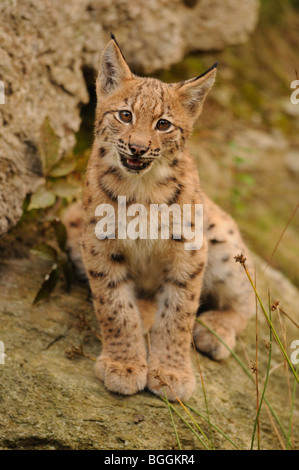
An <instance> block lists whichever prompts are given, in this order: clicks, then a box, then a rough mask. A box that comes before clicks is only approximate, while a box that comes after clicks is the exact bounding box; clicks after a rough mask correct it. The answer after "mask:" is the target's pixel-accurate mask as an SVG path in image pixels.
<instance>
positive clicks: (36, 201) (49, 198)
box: [28, 186, 56, 211]
mask: <svg viewBox="0 0 299 470" xmlns="http://www.w3.org/2000/svg"><path fill="white" fill-rule="evenodd" d="M55 201H56V197H55V195H54V194H53V193H52V192H51V191H49V190H48V189H47V188H46V187H45V186H39V188H37V190H36V191H35V192H34V193H33V194H32V195H31V199H30V204H29V206H28V210H29V211H31V210H32V209H44V208H45V207H50V206H53V204H54V203H55Z"/></svg>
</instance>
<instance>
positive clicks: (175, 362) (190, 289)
mask: <svg viewBox="0 0 299 470" xmlns="http://www.w3.org/2000/svg"><path fill="white" fill-rule="evenodd" d="M188 256H190V254H189V255H188ZM188 268H190V267H186V265H184V270H185V272H186V270H187V269H188ZM203 270H204V263H203V262H198V264H197V266H196V267H195V268H194V266H193V270H192V269H188V274H187V273H186V274H185V275H183V274H182V272H183V271H182V269H180V268H178V266H177V270H176V272H178V273H180V276H179V277H173V276H168V277H167V279H166V280H165V285H164V287H163V291H162V293H161V294H160V299H159V305H160V306H159V309H158V314H157V320H156V323H155V325H154V326H153V328H152V330H151V335H150V347H151V351H150V358H149V374H148V384H147V386H148V388H149V389H150V390H151V391H152V392H153V393H155V394H157V395H161V396H164V391H165V392H166V395H167V397H168V399H169V400H172V401H174V400H176V397H178V398H180V399H181V400H186V399H188V398H189V397H190V396H191V394H192V392H193V390H194V387H195V377H194V374H193V372H192V367H191V359H190V344H191V333H192V330H193V324H194V320H195V315H196V311H197V308H198V293H199V292H200V287H201V280H202V273H203Z"/></svg>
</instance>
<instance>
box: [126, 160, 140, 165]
mask: <svg viewBox="0 0 299 470" xmlns="http://www.w3.org/2000/svg"><path fill="white" fill-rule="evenodd" d="M127 161H128V163H129V165H132V166H142V162H138V161H137V160H127Z"/></svg>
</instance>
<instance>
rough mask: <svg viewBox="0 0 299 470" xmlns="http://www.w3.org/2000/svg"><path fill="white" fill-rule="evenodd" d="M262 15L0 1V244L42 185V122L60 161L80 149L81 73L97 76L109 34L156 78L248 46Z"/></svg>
mask: <svg viewBox="0 0 299 470" xmlns="http://www.w3.org/2000/svg"><path fill="white" fill-rule="evenodd" d="M257 13H258V0H243V1H242V2H239V1H238V0H227V1H226V2H222V1H221V0H216V1H213V2H210V0H198V1H196V0H191V1H190V0H184V1H183V0H175V1H171V2H170V1H168V0H152V1H150V2H145V1H144V0H136V1H134V2H127V1H125V0H113V1H111V0H93V1H91V0H72V2H71V6H70V4H69V3H68V2H62V1H60V0H53V1H51V2H40V1H39V0H23V1H22V2H17V1H15V0H3V1H1V4H0V18H1V26H0V44H1V47H0V64H1V70H0V81H2V82H3V83H4V87H5V104H0V234H1V233H4V232H6V231H7V230H8V229H9V228H10V227H12V226H13V225H14V224H15V223H16V222H17V220H18V219H19V218H20V215H21V213H22V204H23V200H24V198H25V196H26V194H27V193H30V192H31V191H32V190H34V189H35V188H36V187H37V186H38V185H39V183H40V182H41V178H42V176H43V175H42V168H41V162H40V158H39V152H38V139H39V132H40V128H41V124H42V122H43V120H44V118H45V117H46V116H48V117H49V119H50V122H51V124H52V126H53V128H54V130H55V132H56V134H57V135H58V136H59V138H60V143H61V152H63V151H66V150H70V149H72V147H73V146H74V142H75V137H74V133H75V132H76V131H77V130H78V128H79V125H80V116H79V105H80V103H85V102H86V101H87V100H88V93H87V91H86V85H85V81H84V78H83V73H82V67H83V68H84V67H87V68H91V69H94V70H96V69H97V67H98V63H99V58H100V54H101V51H102V48H103V46H104V44H105V43H106V41H107V39H108V37H109V32H110V31H114V32H115V34H116V35H117V37H118V39H119V42H120V43H121V44H122V45H123V47H124V49H125V52H126V56H127V58H128V61H129V62H130V63H131V64H132V66H133V67H134V69H135V70H136V71H142V72H148V73H149V72H152V71H154V70H157V69H160V68H164V67H167V66H169V65H170V64H173V63H175V62H178V61H179V60H181V59H182V58H183V56H184V54H185V53H187V52H189V51H193V50H198V49H200V50H211V49H221V48H223V47H224V46H226V45H227V44H236V43H240V42H243V41H245V40H246V39H247V37H248V35H249V33H250V32H251V31H252V30H253V28H254V26H255V24H256V21H257ZM0 86H1V83H0Z"/></svg>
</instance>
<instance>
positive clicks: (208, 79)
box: [177, 62, 218, 118]
mask: <svg viewBox="0 0 299 470" xmlns="http://www.w3.org/2000/svg"><path fill="white" fill-rule="evenodd" d="M217 65H218V62H216V63H215V64H214V65H212V67H211V68H210V69H209V70H207V71H206V72H205V73H203V74H202V75H200V76H199V77H196V78H191V80H186V81H185V82H181V83H179V84H178V85H177V88H178V94H179V97H180V100H181V102H182V103H183V105H184V106H185V107H186V108H187V110H188V112H189V114H191V116H192V117H194V118H196V117H197V116H198V115H199V113H200V111H201V109H202V105H203V102H204V100H205V98H206V96H207V94H208V92H209V90H210V89H211V88H212V86H213V84H214V82H215V77H216V67H217Z"/></svg>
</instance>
